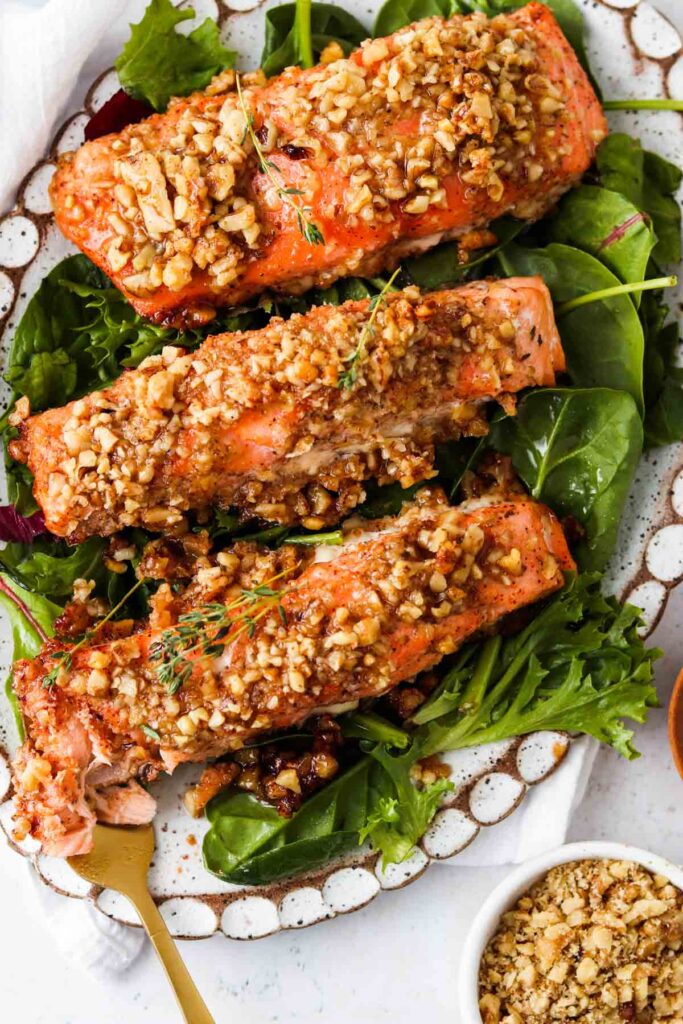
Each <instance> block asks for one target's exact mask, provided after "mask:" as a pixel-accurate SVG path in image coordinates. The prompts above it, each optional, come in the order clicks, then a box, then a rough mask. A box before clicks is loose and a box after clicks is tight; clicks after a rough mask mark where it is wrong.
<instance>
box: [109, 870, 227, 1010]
mask: <svg viewBox="0 0 683 1024" xmlns="http://www.w3.org/2000/svg"><path fill="white" fill-rule="evenodd" d="M126 896H127V897H128V899H129V900H130V901H131V903H132V904H133V906H134V907H135V909H136V910H137V912H138V914H139V915H140V920H141V921H142V924H143V927H144V929H145V931H146V932H147V934H148V935H149V938H150V941H151V943H152V945H153V946H154V948H155V950H156V953H157V956H158V957H159V959H160V960H161V963H162V966H163V968H164V970H165V971H166V976H167V978H168V980H169V981H170V983H171V986H172V988H173V991H174V993H175V997H176V999H177V1000H178V1006H179V1007H180V1009H181V1012H182V1014H183V1017H184V1018H185V1021H186V1022H187V1024H215V1021H214V1019H213V1017H212V1016H211V1014H210V1013H209V1011H208V1009H207V1006H206V1003H205V1002H204V1000H203V999H202V997H201V996H200V994H199V991H198V989H197V986H196V985H195V983H194V982H193V980H192V977H191V975H190V972H189V971H188V969H187V967H186V966H185V963H184V961H183V958H182V957H181V955H180V953H179V952H178V947H177V946H176V944H175V942H174V940H173V937H172V935H171V933H170V932H169V930H168V926H167V925H166V922H165V921H164V919H163V917H162V916H161V914H160V913H159V910H158V908H157V905H156V903H155V902H154V900H153V899H152V897H151V896H150V894H149V892H148V891H147V889H144V890H142V889H141V890H139V891H137V892H127V893H126Z"/></svg>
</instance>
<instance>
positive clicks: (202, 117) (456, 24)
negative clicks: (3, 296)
mask: <svg viewBox="0 0 683 1024" xmlns="http://www.w3.org/2000/svg"><path fill="white" fill-rule="evenodd" d="M334 56H335V53H334V51H332V50H330V49H329V48H328V51H327V53H326V60H327V61H328V62H323V63H322V64H320V65H319V66H318V67H316V68H314V69H312V70H311V71H309V72H305V73H304V74H303V75H302V74H301V73H300V72H299V71H290V72H285V74H284V75H282V76H281V77H280V78H279V79H277V80H276V81H275V82H271V83H270V84H269V85H268V87H267V89H263V88H262V85H263V79H262V78H259V75H258V73H257V74H255V75H252V76H245V77H244V79H243V92H244V102H245V106H246V109H247V110H248V112H249V114H250V115H252V116H253V119H254V122H253V123H254V129H255V131H256V134H257V137H258V141H259V144H260V147H261V149H262V151H263V153H264V155H265V157H266V159H267V160H269V161H272V162H273V163H274V165H275V166H276V167H277V162H278V156H279V155H281V154H283V153H284V154H286V155H287V156H288V157H290V156H291V154H296V153H301V154H302V155H305V156H307V157H310V158H311V159H312V160H313V161H314V163H313V167H314V168H315V171H313V170H311V169H309V170H308V171H306V169H305V168H304V169H303V170H300V171H299V172H298V173H297V180H296V182H295V183H294V182H289V181H287V180H285V179H284V178H283V183H282V184H283V187H287V186H288V185H289V186H292V185H293V184H296V187H297V188H299V189H301V190H302V192H303V197H304V198H303V200H302V202H305V200H306V197H307V196H308V197H309V198H310V195H311V194H312V191H313V190H314V189H316V190H317V189H318V188H319V184H317V183H316V180H314V179H316V178H317V173H318V172H320V173H321V174H322V175H323V176H324V171H325V166H326V164H328V163H331V162H333V161H334V162H335V165H336V168H337V169H338V171H339V172H340V173H341V174H343V175H344V176H345V178H346V179H347V182H348V184H347V187H346V189H345V191H344V192H343V196H342V197H340V196H337V195H330V197H329V199H328V200H324V201H323V203H322V206H321V208H320V212H321V214H322V216H323V217H324V218H329V220H330V221H334V220H335V219H338V218H339V217H340V216H343V218H344V221H345V223H346V224H347V225H348V226H351V227H353V226H354V225H355V224H358V223H360V224H368V223H373V222H389V223H390V222H392V221H394V220H396V219H397V217H399V216H401V217H402V216H404V215H405V214H408V215H415V216H417V215H420V214H424V213H425V212H426V211H428V210H429V208H430V207H436V208H439V207H443V206H445V205H446V190H445V189H444V180H445V179H446V178H447V177H448V176H449V175H453V174H456V173H457V174H458V175H459V176H460V179H461V180H462V181H463V182H464V183H465V184H466V185H468V186H470V187H472V188H476V189H481V190H483V191H484V193H485V195H486V196H488V197H489V198H490V199H491V200H493V201H494V202H497V201H498V200H500V199H501V197H502V196H503V192H504V190H505V188H506V186H508V185H510V184H512V185H516V184H519V185H526V184H527V183H532V184H533V183H536V182H539V181H540V180H541V179H542V178H543V177H544V175H552V170H553V164H555V163H557V162H559V161H561V160H562V157H563V155H564V153H563V149H562V145H558V144H555V145H554V146H553V145H552V143H553V142H554V141H555V142H556V141H557V139H559V138H561V137H562V132H561V127H562V118H563V117H565V116H566V113H565V104H566V101H567V98H568V97H567V96H566V95H565V94H564V93H563V91H562V90H561V89H560V88H558V87H557V86H556V85H554V84H553V83H552V82H551V81H550V80H549V79H548V78H547V77H546V76H545V75H543V74H541V73H540V69H539V61H538V57H537V53H536V44H535V40H534V37H533V33H532V32H531V31H530V29H528V28H525V27H521V26H520V25H519V23H518V22H515V20H514V19H513V18H511V17H508V16H506V15H501V16H499V17H496V18H494V19H493V20H488V19H487V18H486V17H485V16H484V15H483V14H480V13H475V14H473V15H471V16H468V17H463V18H461V17H456V18H453V19H451V20H449V21H444V20H443V19H442V18H429V19H424V20H422V21H420V22H418V23H416V24H414V25H410V26H407V27H406V28H403V29H401V30H400V31H398V32H397V33H396V34H395V35H393V36H391V37H389V38H386V39H374V40H367V41H366V42H365V43H363V45H362V46H361V48H360V49H359V50H358V51H356V52H355V53H354V54H352V55H351V56H350V57H349V58H343V57H341V58H339V59H332V60H331V61H329V58H334ZM234 85H235V79H234V74H232V73H230V72H227V73H225V72H224V73H223V74H222V75H221V76H220V81H219V82H217V84H216V87H215V88H214V89H212V90H209V94H208V95H199V94H198V95H197V96H196V97H192V98H191V99H190V101H189V102H188V101H185V100H182V101H178V103H177V104H176V110H177V111H180V113H179V114H178V116H177V120H176V121H175V123H174V124H173V125H172V128H171V131H170V132H169V131H168V129H167V128H165V127H159V121H158V119H152V120H150V121H143V122H142V123H140V124H137V125H133V126H131V127H129V128H127V129H126V130H125V131H123V132H122V133H121V134H120V135H119V137H118V138H117V139H116V140H115V141H114V143H113V144H112V145H113V147H114V149H115V151H116V160H115V162H114V166H113V175H114V180H113V181H112V182H110V183H108V187H109V188H113V195H114V198H115V201H116V202H115V209H114V211H113V212H112V213H111V214H109V217H108V220H109V225H110V227H111V229H113V232H114V233H115V234H114V235H113V240H112V241H111V243H110V244H109V247H108V250H107V258H108V260H109V264H110V266H111V268H112V270H113V271H114V272H115V273H118V272H124V273H125V276H124V277H123V279H122V280H123V284H124V285H125V287H126V288H127V289H128V290H129V291H130V292H132V293H133V294H134V295H139V296H144V295H149V294H151V293H153V292H154V291H155V290H156V289H158V288H160V287H161V286H162V285H163V286H166V287H167V288H169V289H171V290H173V291H178V290H181V289H183V288H185V287H186V286H187V285H189V283H190V281H191V280H192V277H193V274H194V273H195V272H197V271H199V272H203V271H206V272H207V273H208V275H209V278H210V284H211V285H212V286H213V288H214V289H215V290H216V291H221V289H224V288H225V287H226V286H227V285H229V284H230V283H231V282H233V281H235V280H236V279H237V278H238V277H239V276H240V274H241V273H242V272H243V270H244V268H245V266H246V265H247V264H248V262H249V261H250V260H251V259H254V258H255V257H256V256H257V255H258V251H259V247H262V246H263V245H264V244H265V243H267V242H268V232H269V230H271V229H270V228H269V227H268V226H267V225H266V224H265V223H263V220H262V217H261V216H260V213H261V214H262V212H263V208H264V207H265V208H266V209H267V208H269V207H270V208H271V209H277V208H278V207H279V206H280V205H281V203H282V198H281V197H280V196H279V195H278V190H277V189H276V188H275V185H274V184H272V183H270V182H268V181H266V180H265V179H264V181H263V183H262V186H261V185H259V189H260V190H261V191H262V193H263V194H262V195H259V196H256V195H255V191H254V178H255V176H256V175H257V173H258V157H257V154H256V153H255V151H254V147H253V144H252V140H251V138H250V134H249V133H248V132H246V131H245V127H246V120H245V116H244V110H243V109H242V107H241V104H240V102H239V98H238V97H237V95H236V94H235V92H234ZM173 112H174V105H173V104H172V105H171V107H170V110H169V115H168V116H169V118H171V119H172V118H173ZM397 124H400V125H401V132H397V131H396V129H395V126H396V125H397ZM541 150H542V151H543V153H542V155H541ZM276 173H280V172H279V171H277V172H276ZM307 175H309V176H310V177H311V181H308V179H307ZM340 198H343V212H342V211H340V210H339V208H338V205H339V199H340ZM69 201H70V202H69ZM326 202H327V203H329V206H330V208H329V209H327V208H326V205H325V204H326ZM65 205H66V208H67V210H68V216H69V217H70V219H72V220H73V221H75V222H77V221H78V219H79V217H80V219H82V218H83V217H84V216H85V213H84V211H83V210H82V208H80V206H79V204H78V202H77V200H76V197H75V196H68V197H67V202H66V204H65ZM520 212H521V215H524V212H523V211H521V210H520Z"/></svg>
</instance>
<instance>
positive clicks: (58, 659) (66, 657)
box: [43, 577, 147, 690]
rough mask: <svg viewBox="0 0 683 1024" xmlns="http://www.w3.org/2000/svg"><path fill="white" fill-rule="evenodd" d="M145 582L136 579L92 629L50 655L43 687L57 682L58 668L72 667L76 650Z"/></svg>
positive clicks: (48, 687) (46, 688)
mask: <svg viewBox="0 0 683 1024" xmlns="http://www.w3.org/2000/svg"><path fill="white" fill-rule="evenodd" d="M146 582H147V579H146V578H145V577H143V578H142V579H140V580H137V582H136V583H134V584H133V586H132V587H131V588H130V590H129V591H128V593H127V594H124V595H123V597H122V598H121V600H120V601H119V602H118V604H115V605H114V607H113V608H112V609H110V611H108V612H107V614H106V615H105V616H104V618H102V619H100V621H99V622H98V623H97V625H96V626H94V627H93V628H92V629H89V630H87V632H85V633H84V634H83V636H82V637H81V639H80V640H79V641H78V643H77V644H75V645H74V646H73V647H72V648H71V649H70V650H68V651H59V652H58V653H56V654H53V655H52V657H53V658H54V659H55V663H54V665H53V666H52V668H51V669H50V671H49V672H48V673H47V675H46V676H45V677H44V678H43V689H45V690H49V689H50V687H51V686H54V685H55V683H56V682H57V676H58V675H59V673H60V670H61V669H62V668H63V669H65V670H66V671H67V672H70V671H71V669H72V667H73V656H74V654H75V653H76V651H78V650H79V649H80V648H81V647H83V645H84V644H86V643H88V642H89V641H90V640H92V638H93V637H94V636H95V635H96V634H97V633H98V632H99V631H100V630H101V629H102V626H104V625H105V623H107V622H109V620H110V619H112V618H113V617H114V615H116V613H117V612H118V611H120V609H121V608H123V606H124V604H125V603H126V601H127V600H128V599H129V598H130V597H132V596H133V594H134V593H135V591H136V590H138V589H139V588H140V587H141V586H142V584H143V583H146Z"/></svg>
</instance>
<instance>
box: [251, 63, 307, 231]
mask: <svg viewBox="0 0 683 1024" xmlns="http://www.w3.org/2000/svg"><path fill="white" fill-rule="evenodd" d="M235 85H236V86H237V95H238V97H239V101H240V107H241V108H242V113H243V115H244V134H243V135H242V145H244V143H245V142H246V141H247V139H248V138H249V139H250V140H251V144H252V146H253V147H254V151H255V153H256V156H257V159H258V162H259V167H260V168H261V171H262V172H263V174H265V175H266V176H267V177H268V179H269V180H270V182H271V184H272V185H273V187H274V188H275V190H276V192H277V194H278V196H279V198H280V200H281V201H282V202H283V203H286V205H287V206H290V207H291V208H292V210H294V212H295V213H296V223H297V227H298V229H299V231H300V233H301V234H302V235H303V237H304V238H305V239H306V241H307V242H308V244H309V245H324V244H325V237H324V235H323V233H322V231H321V230H320V228H319V227H318V225H317V224H315V223H314V222H313V221H312V220H311V217H310V214H311V208H310V206H305V205H300V204H299V203H297V202H295V201H294V198H293V197H294V196H302V195H303V192H302V190H301V189H300V188H293V187H291V186H286V185H283V184H282V182H280V181H278V179H277V178H276V177H275V173H277V174H279V175H280V177H282V171H281V170H280V168H279V167H278V165H277V164H275V163H273V161H272V160H267V159H266V156H265V154H264V152H263V148H262V146H261V143H260V142H259V140H258V136H257V134H256V132H255V131H254V115H253V114H252V113H251V111H250V110H248V109H247V105H246V103H245V101H244V94H243V92H242V86H241V83H240V76H239V75H235Z"/></svg>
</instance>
